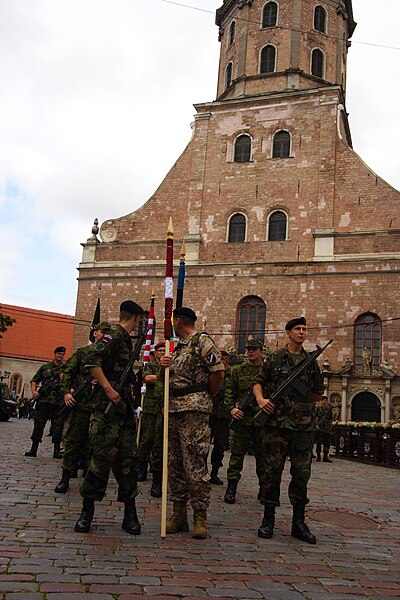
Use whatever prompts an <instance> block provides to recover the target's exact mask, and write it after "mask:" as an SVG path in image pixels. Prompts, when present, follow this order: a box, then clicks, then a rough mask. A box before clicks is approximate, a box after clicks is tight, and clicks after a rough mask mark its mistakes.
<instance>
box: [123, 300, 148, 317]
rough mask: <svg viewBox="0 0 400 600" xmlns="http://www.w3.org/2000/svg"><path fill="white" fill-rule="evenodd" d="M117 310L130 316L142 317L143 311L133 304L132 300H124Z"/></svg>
mask: <svg viewBox="0 0 400 600" xmlns="http://www.w3.org/2000/svg"><path fill="white" fill-rule="evenodd" d="M119 310H121V311H124V312H127V313H129V314H130V315H142V314H143V312H144V310H143V308H142V307H141V306H139V304H136V302H133V300H125V301H124V302H122V304H121V306H120V307H119Z"/></svg>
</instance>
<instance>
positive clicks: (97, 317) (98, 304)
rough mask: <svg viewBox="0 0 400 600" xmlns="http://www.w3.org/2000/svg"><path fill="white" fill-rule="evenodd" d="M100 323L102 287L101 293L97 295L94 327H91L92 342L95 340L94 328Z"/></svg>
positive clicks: (90, 336) (90, 337)
mask: <svg viewBox="0 0 400 600" xmlns="http://www.w3.org/2000/svg"><path fill="white" fill-rule="evenodd" d="M99 323H100V288H99V295H98V297H97V304H96V309H95V311H94V315H93V321H92V327H91V328H90V333H89V339H90V341H91V342H92V344H93V342H94V335H93V330H94V327H95V326H96V325H98V324H99Z"/></svg>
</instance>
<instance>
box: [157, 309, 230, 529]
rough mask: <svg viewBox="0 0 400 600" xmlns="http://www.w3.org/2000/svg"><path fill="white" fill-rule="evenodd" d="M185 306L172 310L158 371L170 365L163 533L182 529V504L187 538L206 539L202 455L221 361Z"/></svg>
mask: <svg viewBox="0 0 400 600" xmlns="http://www.w3.org/2000/svg"><path fill="white" fill-rule="evenodd" d="M196 320H197V316H196V313H195V312H194V311H193V310H192V309H191V308H186V307H181V308H176V309H175V310H174V312H173V321H174V328H175V333H176V334H177V335H178V336H179V342H178V344H177V346H176V348H175V350H174V352H173V354H172V356H163V357H162V359H161V367H162V370H163V369H165V368H166V367H171V373H170V404H169V446H168V472H169V486H170V491H171V499H172V501H173V507H174V509H173V515H172V516H171V518H170V519H169V521H168V522H167V533H177V532H178V531H188V530H189V525H188V520H187V508H186V505H187V503H188V501H189V500H190V503H191V505H192V508H193V510H194V519H193V520H194V528H193V534H192V535H193V537H194V538H197V539H204V538H206V537H207V508H208V506H209V504H210V487H211V486H210V483H209V475H208V473H207V464H206V461H207V454H208V451H209V447H210V424H209V419H210V413H211V410H212V400H211V398H212V396H214V395H215V394H216V392H217V391H218V390H219V388H220V387H221V384H222V382H223V379H224V365H223V362H222V359H221V355H220V353H219V351H218V349H217V347H216V346H215V344H214V342H213V340H212V339H211V338H210V337H209V335H208V334H207V333H205V332H204V331H203V332H196V330H195V322H196Z"/></svg>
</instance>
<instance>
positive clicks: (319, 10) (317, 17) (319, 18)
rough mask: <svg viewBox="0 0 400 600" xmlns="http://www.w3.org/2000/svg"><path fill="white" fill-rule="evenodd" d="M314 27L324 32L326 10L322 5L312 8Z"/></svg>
mask: <svg viewBox="0 0 400 600" xmlns="http://www.w3.org/2000/svg"><path fill="white" fill-rule="evenodd" d="M314 29H316V30H317V31H321V32H322V33H326V10H325V9H324V8H323V7H322V6H316V7H315V9H314Z"/></svg>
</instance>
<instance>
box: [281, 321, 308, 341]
mask: <svg viewBox="0 0 400 600" xmlns="http://www.w3.org/2000/svg"><path fill="white" fill-rule="evenodd" d="M286 333H287V336H288V338H289V340H292V342H295V343H296V344H302V343H303V342H304V340H305V339H306V335H307V327H306V326H305V325H296V326H295V327H293V329H290V330H289V331H287V332H286Z"/></svg>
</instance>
